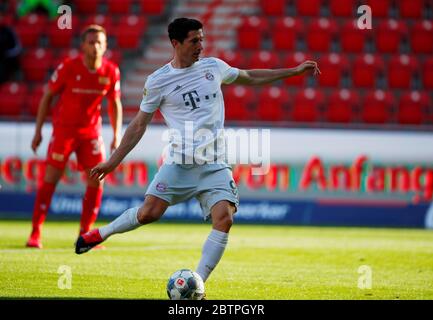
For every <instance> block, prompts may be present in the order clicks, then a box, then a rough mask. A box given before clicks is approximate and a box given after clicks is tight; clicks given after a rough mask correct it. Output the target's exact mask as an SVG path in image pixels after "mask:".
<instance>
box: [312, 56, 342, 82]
mask: <svg viewBox="0 0 433 320" xmlns="http://www.w3.org/2000/svg"><path fill="white" fill-rule="evenodd" d="M319 68H320V71H321V72H322V74H321V75H319V76H318V80H319V84H320V85H321V86H330V87H338V86H339V85H340V80H341V77H342V74H343V72H346V71H347V70H348V68H349V60H348V59H347V57H346V56H344V55H339V54H338V53H330V54H326V55H323V56H322V57H321V58H320V59H319Z"/></svg>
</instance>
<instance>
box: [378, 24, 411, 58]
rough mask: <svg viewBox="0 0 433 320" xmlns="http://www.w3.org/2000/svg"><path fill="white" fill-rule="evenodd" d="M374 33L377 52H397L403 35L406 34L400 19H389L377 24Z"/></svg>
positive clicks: (404, 25) (404, 26) (405, 28)
mask: <svg viewBox="0 0 433 320" xmlns="http://www.w3.org/2000/svg"><path fill="white" fill-rule="evenodd" d="M375 35H376V36H375V40H376V48H377V50H378V51H379V52H384V53H398V52H399V48H400V43H401V42H402V40H403V37H405V36H407V27H406V24H405V23H404V22H402V21H397V20H394V19H389V20H386V21H383V22H382V23H380V24H379V28H378V29H377V31H376V32H375Z"/></svg>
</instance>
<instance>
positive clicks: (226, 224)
mask: <svg viewBox="0 0 433 320" xmlns="http://www.w3.org/2000/svg"><path fill="white" fill-rule="evenodd" d="M212 221H213V228H214V229H216V230H218V231H222V232H226V233H227V232H229V231H230V228H231V227H232V225H233V215H232V213H231V212H230V210H227V211H226V212H224V213H223V214H220V215H218V216H216V217H215V218H212Z"/></svg>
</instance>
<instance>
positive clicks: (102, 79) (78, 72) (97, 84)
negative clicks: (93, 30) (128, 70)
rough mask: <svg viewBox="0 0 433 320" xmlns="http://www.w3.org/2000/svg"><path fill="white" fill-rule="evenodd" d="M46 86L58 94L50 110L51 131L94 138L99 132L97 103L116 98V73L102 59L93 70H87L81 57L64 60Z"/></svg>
mask: <svg viewBox="0 0 433 320" xmlns="http://www.w3.org/2000/svg"><path fill="white" fill-rule="evenodd" d="M48 86H49V88H50V90H51V91H52V92H53V93H57V94H60V98H59V100H58V101H57V104H56V106H55V108H54V109H53V129H54V131H55V132H61V133H62V134H66V135H68V136H69V135H71V136H72V135H74V136H78V137H97V136H99V135H100V132H101V123H102V119H101V102H102V98H103V97H104V96H106V97H107V98H108V99H115V98H117V97H120V71H119V68H118V67H117V65H115V64H114V63H112V62H110V61H108V60H107V59H105V58H103V60H102V65H101V66H100V67H99V68H98V69H97V70H89V69H88V68H87V67H86V66H85V64H84V61H83V56H82V55H80V56H78V57H76V58H72V59H70V58H67V59H65V60H64V61H63V62H62V63H61V64H60V65H59V66H58V67H57V69H56V70H55V71H54V73H53V75H52V76H51V79H50V81H49V82H48Z"/></svg>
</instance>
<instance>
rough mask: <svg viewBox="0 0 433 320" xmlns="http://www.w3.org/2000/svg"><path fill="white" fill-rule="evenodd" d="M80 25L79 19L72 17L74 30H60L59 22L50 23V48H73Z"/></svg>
mask: <svg viewBox="0 0 433 320" xmlns="http://www.w3.org/2000/svg"><path fill="white" fill-rule="evenodd" d="M78 25H79V19H78V17H76V16H74V15H73V16H72V29H59V27H58V25H57V20H54V21H52V22H50V23H49V25H48V30H47V36H48V40H49V42H50V46H51V47H54V48H69V47H71V46H72V40H73V37H74V35H75V34H77V33H76V30H77V27H78Z"/></svg>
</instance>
